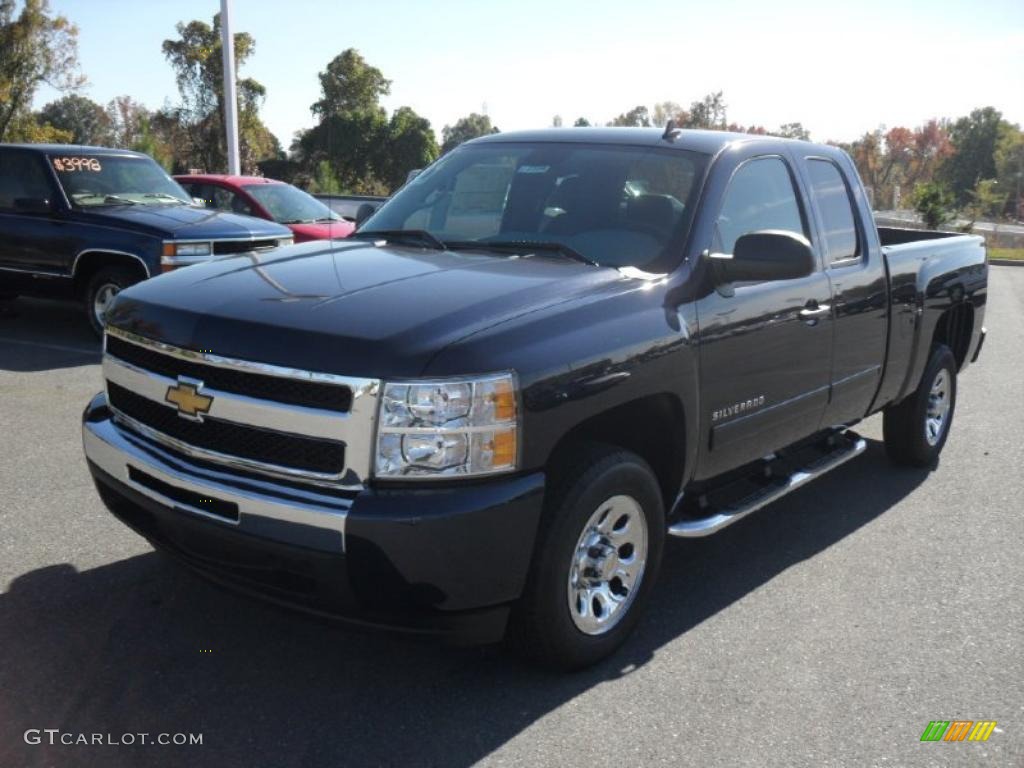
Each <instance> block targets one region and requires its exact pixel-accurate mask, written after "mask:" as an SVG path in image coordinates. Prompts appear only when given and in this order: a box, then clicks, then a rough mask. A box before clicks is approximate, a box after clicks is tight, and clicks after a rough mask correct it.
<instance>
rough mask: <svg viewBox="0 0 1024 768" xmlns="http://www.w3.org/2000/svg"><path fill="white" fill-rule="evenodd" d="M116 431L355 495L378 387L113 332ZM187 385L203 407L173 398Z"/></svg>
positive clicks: (365, 467) (368, 457)
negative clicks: (196, 408)
mask: <svg viewBox="0 0 1024 768" xmlns="http://www.w3.org/2000/svg"><path fill="white" fill-rule="evenodd" d="M103 373H104V377H105V379H106V382H107V400H108V403H109V405H110V408H111V411H112V412H113V414H114V418H115V420H116V421H117V423H118V425H119V426H120V427H121V428H123V429H128V430H130V431H132V432H135V433H137V434H139V435H141V436H142V437H145V438H147V439H150V440H153V441H156V442H159V443H161V444H162V445H164V446H165V447H167V448H169V449H171V450H175V451H177V452H179V453H182V454H185V455H187V456H191V457H193V458H198V459H202V460H206V461H210V462H215V463H220V464H225V465H228V466H232V467H235V468H237V469H239V470H244V471H248V472H257V473H260V474H264V475H268V476H271V477H278V478H284V479H289V480H296V481H301V482H309V483H314V484H317V485H327V486H332V487H337V488H343V489H357V488H360V487H362V484H363V482H364V481H365V480H366V478H367V477H368V476H369V474H370V470H371V466H372V464H371V462H372V459H373V453H372V449H373V436H374V434H375V429H374V427H375V420H376V416H377V397H378V392H379V389H380V382H379V381H378V380H376V379H362V378H355V377H349V376H338V375H335V374H326V373H316V372H310V371H301V370H295V369H290V368H282V367H278V366H272V365H265V364H261V363H254V362H251V361H246V360H236V359H231V358H225V357H221V356H217V355H213V354H209V353H202V352H196V351H194V350H187V349H181V348H178V347H172V346H170V345H167V344H163V343H161V342H157V341H153V340H152V339H147V338H145V337H142V336H138V335H135V334H131V333H128V332H125V331H122V330H119V329H116V328H109V329H108V331H107V338H106V345H105V354H104V357H103ZM182 387H184V388H186V389H187V391H188V392H189V393H190V396H192V397H195V396H198V398H199V399H200V401H201V403H202V405H203V406H205V410H202V411H201V412H199V411H188V410H185V409H184V407H183V406H182V405H181V403H180V402H179V398H175V397H172V394H173V393H174V392H177V391H179V390H181V388H182Z"/></svg>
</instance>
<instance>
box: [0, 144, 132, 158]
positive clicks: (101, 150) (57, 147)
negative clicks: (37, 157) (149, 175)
mask: <svg viewBox="0 0 1024 768" xmlns="http://www.w3.org/2000/svg"><path fill="white" fill-rule="evenodd" d="M0 147H10V148H12V149H28V150H31V151H33V152H42V153H45V154H62V155H69V154H89V155H132V156H133V157H149V155H146V154H143V153H142V152H133V151H132V150H130V149H115V148H114V147H89V146H86V145H84V144H0Z"/></svg>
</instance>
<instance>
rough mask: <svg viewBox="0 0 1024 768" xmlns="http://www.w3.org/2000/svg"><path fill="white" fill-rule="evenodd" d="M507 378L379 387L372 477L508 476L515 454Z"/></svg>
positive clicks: (514, 413)
mask: <svg viewBox="0 0 1024 768" xmlns="http://www.w3.org/2000/svg"><path fill="white" fill-rule="evenodd" d="M518 416H519V414H518V405H517V402H516V383H515V378H514V376H513V375H512V374H511V373H503V374H499V375H494V376H486V377H480V378H476V379H446V380H438V381H410V382H394V383H387V384H385V385H384V394H383V397H381V401H380V414H379V426H378V430H377V459H376V471H375V474H376V476H377V477H381V478H398V477H415V478H417V479H422V478H430V477H439V478H444V477H453V476H459V477H465V476H471V475H489V474H493V473H496V472H509V471H511V470H514V469H515V468H516V462H517V459H518V453H519V450H518V449H519V442H518V437H519V435H518V432H519V421H518Z"/></svg>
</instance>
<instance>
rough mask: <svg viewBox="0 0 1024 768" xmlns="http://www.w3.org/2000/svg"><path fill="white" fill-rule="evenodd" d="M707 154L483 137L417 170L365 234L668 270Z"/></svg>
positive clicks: (678, 250)
mask: <svg viewBox="0 0 1024 768" xmlns="http://www.w3.org/2000/svg"><path fill="white" fill-rule="evenodd" d="M706 163H707V156H706V155H703V154H700V153H696V152H688V151H681V150H677V149H667V148H660V147H632V146H621V145H600V144H569V143H561V142H558V143H554V142H553V143H530V144H521V143H511V142H510V143H507V144H506V143H498V142H493V143H490V142H489V143H486V144H476V145H473V144H470V145H467V146H464V147H462V148H460V149H457V150H454V151H452V152H451V153H449V154H448V155H447V156H445V157H443V158H442V159H441V160H439V161H438V162H436V163H435V164H434V165H432V166H431V167H430V168H428V169H427V170H426V171H424V172H423V173H421V174H420V175H419V176H417V177H416V178H415V179H414V180H413V181H412V182H411V183H410V184H408V185H407V186H406V187H404V188H403V189H402V190H401V191H400V192H399V193H398V194H396V195H395V197H394V198H393V199H392V200H391V201H389V202H388V203H386V204H385V205H384V206H383V207H382V208H381V209H380V210H379V211H378V212H377V213H375V214H374V215H373V216H372V217H371V218H370V219H368V220H367V221H366V222H365V223H364V224H363V226H362V228H361V231H363V232H366V233H368V234H370V233H372V232H373V231H385V230H390V231H394V230H420V231H422V232H426V233H429V234H430V235H431V236H433V237H435V238H437V239H438V240H441V241H443V242H444V243H446V244H453V245H461V246H463V247H465V246H466V245H467V244H469V243H473V244H476V243H479V244H480V245H481V247H482V248H486V247H487V244H488V243H492V244H494V245H495V246H497V245H498V244H502V245H503V246H504V247H506V248H507V247H508V246H510V245H515V246H517V247H521V250H523V252H527V251H528V250H529V249H528V245H529V243H530V242H531V241H532V242H536V243H539V244H544V245H545V246H547V247H546V248H545V250H546V251H548V252H550V251H552V250H553V249H552V247H551V246H552V244H555V245H561V246H565V247H566V249H567V250H566V252H568V251H572V252H575V253H576V254H577V255H578V256H581V257H583V259H586V260H588V261H591V262H594V263H597V264H601V265H604V266H613V267H627V266H630V267H637V268H641V269H645V270H648V271H652V272H664V271H668V270H670V269H672V268H673V267H674V266H675V264H677V263H678V262H679V259H680V258H681V256H682V253H681V247H682V241H683V239H684V238H685V236H686V231H687V229H688V227H689V223H690V219H691V216H692V209H693V203H694V200H695V197H696V194H697V187H698V186H699V181H700V178H701V177H702V175H703V171H704V168H705V165H706Z"/></svg>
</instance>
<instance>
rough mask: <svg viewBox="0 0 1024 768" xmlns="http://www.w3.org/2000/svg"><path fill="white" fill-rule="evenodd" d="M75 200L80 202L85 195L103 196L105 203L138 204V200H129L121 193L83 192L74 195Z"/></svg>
mask: <svg viewBox="0 0 1024 768" xmlns="http://www.w3.org/2000/svg"><path fill="white" fill-rule="evenodd" d="M72 197H73V198H74V199H75V202H78V200H79V199H80V198H84V197H100V198H103V204H104V205H138V204H139V203H138V201H136V200H129V199H128V198H127V197H120V196H119V195H102V194H100V193H99V192H82V193H79V194H77V195H72Z"/></svg>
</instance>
